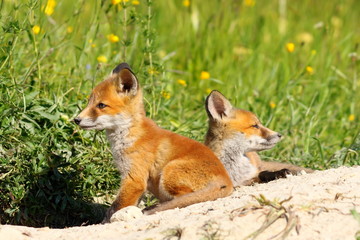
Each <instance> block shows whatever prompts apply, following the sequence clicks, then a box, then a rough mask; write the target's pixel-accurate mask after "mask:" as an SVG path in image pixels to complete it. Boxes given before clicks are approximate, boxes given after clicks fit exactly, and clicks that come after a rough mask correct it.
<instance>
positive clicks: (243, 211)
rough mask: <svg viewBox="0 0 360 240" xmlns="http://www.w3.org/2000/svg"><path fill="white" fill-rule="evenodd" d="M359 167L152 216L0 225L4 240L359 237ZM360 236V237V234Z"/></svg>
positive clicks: (263, 186)
mask: <svg viewBox="0 0 360 240" xmlns="http://www.w3.org/2000/svg"><path fill="white" fill-rule="evenodd" d="M353 209H355V210H356V211H357V212H360V167H352V168H346V167H341V168H338V169H330V170H326V171H317V172H315V173H313V174H306V175H302V176H289V178H287V179H279V180H276V181H273V182H270V183H267V184H258V185H255V186H248V187H241V188H238V189H237V190H236V191H235V192H234V193H233V194H232V195H231V196H229V197H227V198H223V199H218V200H216V201H213V202H204V203H199V204H195V205H192V206H189V207H187V208H183V209H174V210H168V211H164V212H160V213H157V214H155V215H152V216H142V215H140V216H136V214H134V215H133V216H132V214H131V213H134V212H135V213H137V210H138V209H137V208H135V209H134V207H133V208H132V209H130V210H129V211H128V212H130V213H126V212H125V211H123V212H121V213H120V216H122V217H125V218H129V219H128V220H125V221H116V222H113V223H111V224H105V225H91V226H86V227H73V228H67V229H49V228H29V227H22V226H12V225H1V226H0V239H4V240H5V239H7V240H8V239H9V240H12V239H46V240H51V239H67V240H68V239H69V240H71V239H87V240H89V239H127V240H128V239H180V238H181V239H253V238H256V239H282V238H284V239H301V240H304V239H355V235H356V232H357V231H359V230H360V223H359V222H358V221H357V220H355V218H354V216H353V215H352V214H351V213H350V211H351V210H353ZM359 236H360V234H359Z"/></svg>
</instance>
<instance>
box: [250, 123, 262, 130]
mask: <svg viewBox="0 0 360 240" xmlns="http://www.w3.org/2000/svg"><path fill="white" fill-rule="evenodd" d="M251 127H252V128H256V129H259V128H260V127H259V125H257V124H254V125H251Z"/></svg>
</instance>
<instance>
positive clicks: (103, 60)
mask: <svg viewBox="0 0 360 240" xmlns="http://www.w3.org/2000/svg"><path fill="white" fill-rule="evenodd" d="M97 61H98V62H100V63H106V62H107V58H106V57H105V56H104V55H101V56H98V57H97Z"/></svg>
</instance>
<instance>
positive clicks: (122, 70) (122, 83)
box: [112, 63, 139, 95]
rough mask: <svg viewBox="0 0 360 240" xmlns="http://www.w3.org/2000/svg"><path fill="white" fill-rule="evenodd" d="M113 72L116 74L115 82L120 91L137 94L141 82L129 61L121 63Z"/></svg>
mask: <svg viewBox="0 0 360 240" xmlns="http://www.w3.org/2000/svg"><path fill="white" fill-rule="evenodd" d="M112 74H113V75H115V82H116V84H117V87H118V91H119V92H122V93H127V94H130V95H136V93H137V91H138V89H139V83H138V80H137V78H136V76H135V74H134V73H133V72H132V70H131V68H130V66H129V65H128V64H127V63H121V64H119V65H118V66H117V67H116V68H115V69H114V70H113V71H112Z"/></svg>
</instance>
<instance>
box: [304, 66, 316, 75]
mask: <svg viewBox="0 0 360 240" xmlns="http://www.w3.org/2000/svg"><path fill="white" fill-rule="evenodd" d="M305 71H306V72H307V73H308V74H310V75H312V74H314V69H313V68H312V67H310V66H307V67H306V68H305Z"/></svg>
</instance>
